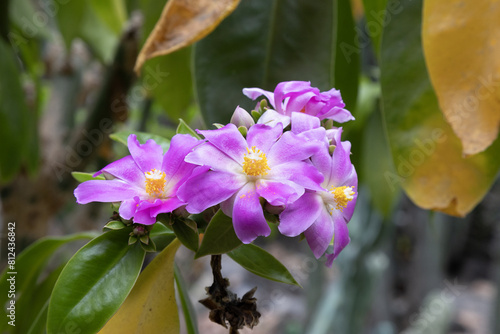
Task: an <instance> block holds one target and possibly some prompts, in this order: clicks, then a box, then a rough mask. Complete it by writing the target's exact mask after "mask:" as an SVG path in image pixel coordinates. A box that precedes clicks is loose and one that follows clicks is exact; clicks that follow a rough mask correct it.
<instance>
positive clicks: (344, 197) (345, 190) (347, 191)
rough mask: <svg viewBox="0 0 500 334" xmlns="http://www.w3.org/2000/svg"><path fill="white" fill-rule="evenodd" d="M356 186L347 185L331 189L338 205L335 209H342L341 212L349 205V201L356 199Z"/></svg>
mask: <svg viewBox="0 0 500 334" xmlns="http://www.w3.org/2000/svg"><path fill="white" fill-rule="evenodd" d="M353 189H354V187H347V186H342V187H333V186H332V188H331V189H330V192H331V193H332V194H333V196H334V197H335V198H334V200H335V203H336V206H335V208H332V211H333V209H336V210H340V211H341V212H342V211H344V208H345V207H346V206H347V203H348V202H349V201H352V200H353V199H354V197H353V196H354V194H355V192H354V191H353Z"/></svg>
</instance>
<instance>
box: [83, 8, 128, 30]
mask: <svg viewBox="0 0 500 334" xmlns="http://www.w3.org/2000/svg"><path fill="white" fill-rule="evenodd" d="M89 3H90V5H91V7H92V8H93V10H94V11H95V13H96V14H97V17H98V18H99V19H100V20H101V21H103V22H104V23H105V24H106V25H107V26H108V27H109V28H110V29H111V30H112V31H113V32H114V33H115V34H117V35H118V34H120V32H121V30H122V28H123V25H124V23H125V22H126V21H127V12H126V9H125V2H124V1H123V0H108V1H101V0H90V2H89Z"/></svg>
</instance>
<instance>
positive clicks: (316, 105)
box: [243, 81, 354, 126]
mask: <svg viewBox="0 0 500 334" xmlns="http://www.w3.org/2000/svg"><path fill="white" fill-rule="evenodd" d="M243 94H245V95H246V96H248V97H249V98H251V99H252V100H255V99H256V98H258V97H259V96H262V95H264V96H265V97H266V98H267V99H268V100H269V103H270V104H271V106H273V108H274V110H268V111H267V112H266V113H264V114H263V115H262V117H261V119H259V123H261V124H268V125H274V124H275V123H276V122H280V123H286V124H283V126H287V125H288V124H289V123H290V116H291V114H292V112H302V113H306V114H309V115H312V116H316V117H318V118H319V119H320V120H323V119H331V120H334V121H335V122H339V123H344V122H347V121H350V120H354V117H353V116H352V115H351V113H350V112H349V111H348V110H346V109H344V107H345V104H344V102H343V101H342V97H341V96H340V91H338V90H336V89H331V90H329V91H327V92H320V90H319V89H318V88H316V87H311V83H310V82H308V81H285V82H281V83H279V84H278V85H277V86H276V88H275V89H274V93H273V92H269V91H266V90H263V89H260V88H244V89H243ZM284 116H286V117H284ZM287 122H288V123H287Z"/></svg>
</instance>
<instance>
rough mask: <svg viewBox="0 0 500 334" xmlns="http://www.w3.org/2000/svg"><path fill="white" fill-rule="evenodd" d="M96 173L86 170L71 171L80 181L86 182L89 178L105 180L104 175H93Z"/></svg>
mask: <svg viewBox="0 0 500 334" xmlns="http://www.w3.org/2000/svg"><path fill="white" fill-rule="evenodd" d="M94 174H95V173H84V172H71V176H73V178H74V179H75V180H77V181H78V182H85V181H89V180H105V178H104V176H102V175H99V176H95V177H94V176H93V175H94Z"/></svg>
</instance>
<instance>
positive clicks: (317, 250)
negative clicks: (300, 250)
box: [304, 208, 333, 259]
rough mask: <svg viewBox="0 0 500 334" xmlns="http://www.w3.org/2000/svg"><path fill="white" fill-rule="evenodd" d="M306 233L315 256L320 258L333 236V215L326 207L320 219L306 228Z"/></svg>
mask: <svg viewBox="0 0 500 334" xmlns="http://www.w3.org/2000/svg"><path fill="white" fill-rule="evenodd" d="M304 235H305V237H306V240H307V243H308V244H309V247H310V248H311V250H312V251H313V254H314V256H316V258H317V259H319V258H320V257H321V255H323V254H324V253H325V251H326V249H327V248H328V245H329V244H330V241H331V240H332V237H333V223H332V217H331V216H330V213H329V212H328V211H327V209H326V208H323V209H322V210H321V212H320V214H319V216H318V219H316V221H315V222H314V224H312V225H311V226H310V227H309V228H308V229H307V230H305V232H304Z"/></svg>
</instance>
